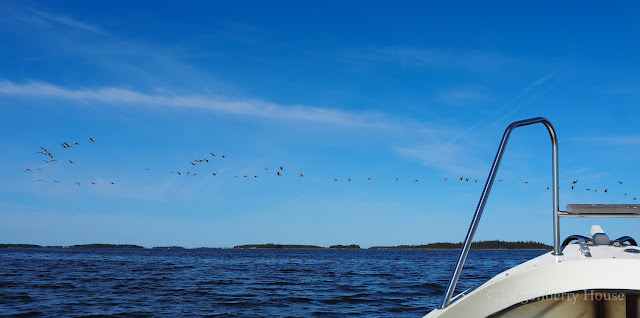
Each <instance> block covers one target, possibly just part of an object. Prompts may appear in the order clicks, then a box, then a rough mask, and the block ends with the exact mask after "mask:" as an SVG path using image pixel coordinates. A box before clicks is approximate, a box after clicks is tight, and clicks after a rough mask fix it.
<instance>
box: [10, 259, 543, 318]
mask: <svg viewBox="0 0 640 318" xmlns="http://www.w3.org/2000/svg"><path fill="white" fill-rule="evenodd" d="M542 253H544V251H471V253H470V256H469V258H468V260H467V263H466V266H465V270H464V271H463V272H462V276H461V278H460V282H459V284H458V288H457V290H459V291H462V290H466V289H468V288H471V287H477V286H479V285H480V284H482V283H483V282H485V281H486V280H488V279H489V278H491V277H492V276H494V275H496V274H498V273H499V272H501V271H503V270H505V269H507V268H510V267H512V266H514V265H516V264H519V263H522V262H524V261H526V260H528V259H531V258H533V257H536V256H538V255H540V254H542ZM457 256H458V251H430V250H423V251H420V250H413V251H402V250H215V249H212V250H209V249H204V250H157V249H155V250H151V249H148V250H137V249H132V250H121V249H86V250H84V249H83V250H78V249H49V248H47V249H0V315H3V316H8V317H313V316H321V317H345V316H358V317H421V316H422V315H424V314H426V313H428V312H429V311H431V310H432V309H433V308H435V307H436V306H437V305H438V303H439V302H440V300H441V298H442V294H443V293H444V290H445V288H446V285H447V283H448V281H449V277H450V275H451V271H452V269H453V266H454V264H455V261H456V258H457Z"/></svg>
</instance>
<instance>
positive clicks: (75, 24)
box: [33, 10, 106, 35]
mask: <svg viewBox="0 0 640 318" xmlns="http://www.w3.org/2000/svg"><path fill="white" fill-rule="evenodd" d="M33 13H34V14H36V15H37V16H38V17H41V18H44V19H45V20H48V21H51V22H56V23H60V24H63V25H65V26H67V27H70V28H72V29H76V30H82V31H87V32H93V33H97V34H101V35H106V32H104V31H103V30H102V29H100V28H99V27H98V26H95V25H91V24H87V23H83V22H80V21H77V20H74V19H72V18H69V17H67V16H59V15H53V14H50V13H45V12H42V11H36V10H34V11H33Z"/></svg>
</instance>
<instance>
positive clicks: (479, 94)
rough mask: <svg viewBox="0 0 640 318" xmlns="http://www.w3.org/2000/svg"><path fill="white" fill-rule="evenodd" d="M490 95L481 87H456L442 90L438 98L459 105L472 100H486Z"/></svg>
mask: <svg viewBox="0 0 640 318" xmlns="http://www.w3.org/2000/svg"><path fill="white" fill-rule="evenodd" d="M489 98H490V96H489V95H488V94H487V93H486V92H485V91H484V90H483V89H481V88H473V87H466V88H458V89H452V90H447V91H443V92H442V93H440V94H439V96H438V100H439V101H441V102H444V103H447V104H454V105H461V104H468V103H473V102H480V101H486V100H488V99H489Z"/></svg>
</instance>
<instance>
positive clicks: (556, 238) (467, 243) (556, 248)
mask: <svg viewBox="0 0 640 318" xmlns="http://www.w3.org/2000/svg"><path fill="white" fill-rule="evenodd" d="M537 123H542V124H544V125H545V126H546V127H547V130H548V131H549V135H550V136H551V144H552V156H553V158H552V165H553V167H552V169H553V254H554V255H562V251H561V250H560V216H559V214H560V204H559V199H558V195H559V187H558V138H557V136H556V131H555V130H554V129H553V126H552V125H551V122H549V120H547V119H546V118H543V117H536V118H530V119H525V120H520V121H516V122H514V123H511V125H509V127H507V129H506V130H505V131H504V135H503V136H502V142H500V147H499V148H498V153H497V154H496V158H495V160H494V161H493V166H492V167H491V172H489V177H488V178H487V183H486V184H485V185H484V190H482V195H481V196H480V201H479V202H478V207H477V208H476V213H475V214H474V215H473V219H472V220H471V226H469V231H468V232H467V237H466V238H465V240H464V244H462V250H460V257H459V258H458V263H457V264H456V268H455V270H454V271H453V275H451V280H450V281H449V286H448V287H447V290H446V291H445V293H444V298H443V299H442V304H441V305H440V309H444V308H446V307H447V306H449V303H450V302H451V297H452V296H453V293H454V291H455V289H456V284H457V283H458V278H460V273H461V272H462V267H463V266H464V262H465V260H466V259H467V255H468V254H469V248H470V247H471V242H472V241H473V235H474V234H475V233H476V229H477V228H478V223H480V217H481V216H482V211H484V206H485V204H486V203H487V198H488V197H489V192H491V187H492V186H493V182H494V181H495V178H496V174H497V172H498V167H500V162H501V161H502V156H503V155H504V151H505V149H506V147H507V142H508V141H509V136H510V135H511V132H512V131H513V130H514V129H516V128H518V127H522V126H528V125H532V124H537Z"/></svg>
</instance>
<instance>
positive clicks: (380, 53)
mask: <svg viewBox="0 0 640 318" xmlns="http://www.w3.org/2000/svg"><path fill="white" fill-rule="evenodd" d="M341 58H342V59H343V60H345V61H371V62H388V63H398V64H401V65H402V66H403V67H434V68H463V69H470V70H477V71H490V70H501V69H503V68H505V67H507V66H508V65H510V64H512V63H514V62H517V59H516V58H514V57H511V56H507V55H504V54H500V53H496V52H491V51H482V50H470V51H456V50H447V49H436V48H421V47H409V46H388V47H380V48H369V49H364V50H359V51H352V52H347V53H344V54H342V55H341Z"/></svg>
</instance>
